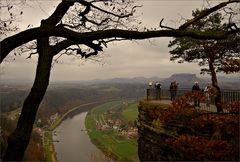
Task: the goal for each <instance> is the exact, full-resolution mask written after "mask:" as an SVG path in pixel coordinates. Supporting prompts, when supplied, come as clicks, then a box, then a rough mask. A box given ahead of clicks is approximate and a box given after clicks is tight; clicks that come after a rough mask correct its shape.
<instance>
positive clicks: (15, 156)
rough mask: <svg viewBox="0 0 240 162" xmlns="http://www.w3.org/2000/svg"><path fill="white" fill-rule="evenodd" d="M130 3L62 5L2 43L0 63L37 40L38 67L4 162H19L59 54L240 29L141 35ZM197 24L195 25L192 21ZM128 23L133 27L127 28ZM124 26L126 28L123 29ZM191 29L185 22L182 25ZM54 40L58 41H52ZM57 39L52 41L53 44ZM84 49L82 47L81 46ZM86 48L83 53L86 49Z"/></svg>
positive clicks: (98, 0)
mask: <svg viewBox="0 0 240 162" xmlns="http://www.w3.org/2000/svg"><path fill="white" fill-rule="evenodd" d="M133 2H134V1H132V0H122V1H119V0H92V1H87V0H71V1H70V0H62V1H61V2H60V3H59V4H58V6H57V7H56V9H55V11H54V12H53V14H52V15H50V16H49V17H48V18H47V19H45V20H42V21H41V26H40V27H36V28H31V29H27V30H25V31H23V32H20V33H18V34H15V35H13V36H10V37H8V38H5V39H4V40H2V41H1V62H2V61H3V60H4V58H5V57H6V56H7V55H8V54H9V53H10V52H11V51H12V50H13V49H14V48H16V47H19V46H21V45H22V44H24V43H27V42H29V41H32V40H35V39H37V53H38V56H39V57H38V64H37V70H36V76H35V80H34V83H33V87H32V89H31V91H30V93H29V95H28V96H27V98H26V100H25V101H24V104H23V107H22V112H21V115H20V117H19V120H18V123H17V127H16V129H15V130H14V132H13V133H12V134H11V135H10V136H9V138H8V148H7V151H6V153H5V155H4V158H3V160H5V161H12V160H14V161H21V160H22V158H23V156H24V151H25V150H26V147H27V145H28V143H29V139H30V136H31V132H32V128H33V124H34V120H35V116H36V113H37V110H38V107H39V104H40V103H41V101H42V99H43V97H44V94H45V92H46V89H47V87H48V84H49V76H50V71H51V66H52V61H53V57H54V56H55V55H57V54H59V53H61V52H62V53H68V51H70V53H71V54H74V55H79V56H81V57H82V58H89V57H91V56H96V55H97V54H98V53H99V52H101V51H102V50H103V47H107V44H108V43H109V42H112V41H119V40H122V39H128V40H132V39H148V38H153V37H184V36H189V37H193V38H196V39H205V40H208V39H223V38H226V37H227V36H229V35H231V34H233V33H236V32H239V29H238V28H236V29H234V30H222V31H214V32H212V33H209V32H202V31H192V30H188V29H184V28H181V29H167V30H156V31H139V30H138V26H137V23H138V21H137V20H136V19H133V18H132V15H133V14H134V12H135V9H136V8H137V7H138V6H134V5H133ZM235 2H238V1H228V2H223V3H221V5H217V6H215V8H210V9H209V11H210V12H209V13H205V14H203V15H200V19H201V18H203V17H205V16H207V15H209V14H210V13H212V12H214V11H216V10H218V9H220V8H222V7H225V6H226V5H228V4H231V3H235ZM195 21H198V20H193V21H192V22H190V24H192V23H193V22H195ZM130 23H132V24H133V25H132V26H130ZM126 24H127V25H126ZM186 24H189V21H188V22H186ZM56 37H57V38H56ZM55 38H56V39H55ZM83 46H84V47H83ZM86 48H87V49H86Z"/></svg>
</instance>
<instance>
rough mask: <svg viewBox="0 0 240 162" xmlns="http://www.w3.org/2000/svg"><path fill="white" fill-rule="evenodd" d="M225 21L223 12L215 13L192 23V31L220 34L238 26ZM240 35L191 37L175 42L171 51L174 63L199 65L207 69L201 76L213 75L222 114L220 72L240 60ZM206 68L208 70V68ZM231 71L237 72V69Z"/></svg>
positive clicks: (203, 69)
mask: <svg viewBox="0 0 240 162" xmlns="http://www.w3.org/2000/svg"><path fill="white" fill-rule="evenodd" d="M200 13H201V12H200V11H199V10H196V11H194V12H193V16H194V17H197V16H199V14H200ZM223 22H224V17H223V16H222V14H221V13H214V14H211V15H210V16H209V17H205V18H203V19H201V20H200V21H198V22H197V23H194V24H192V25H191V26H190V27H189V28H191V29H193V30H202V31H210V32H211V31H217V30H222V29H224V28H225V29H227V28H230V27H231V26H235V24H232V23H231V22H225V23H223ZM239 42H240V35H239V33H236V34H234V35H231V37H228V38H227V39H223V40H196V39H192V38H189V37H184V38H176V39H175V40H173V41H171V42H170V44H169V47H175V48H174V49H173V50H171V51H170V53H171V60H172V61H174V60H178V62H179V63H183V62H185V61H187V62H198V64H199V66H201V67H203V68H202V69H201V73H205V72H207V73H210V75H211V80H212V86H213V88H214V90H215V105H216V107H217V111H218V112H222V111H223V108H222V102H221V90H220V87H219V85H218V80H217V75H216V72H221V71H224V69H225V70H226V68H223V65H224V63H226V62H228V60H234V59H236V58H239V57H240V43H239ZM206 65H207V66H208V67H206ZM231 72H237V71H236V69H233V70H232V71H231Z"/></svg>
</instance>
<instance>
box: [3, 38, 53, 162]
mask: <svg viewBox="0 0 240 162" xmlns="http://www.w3.org/2000/svg"><path fill="white" fill-rule="evenodd" d="M50 50H51V49H50V48H49V41H48V38H42V39H39V40H38V53H39V58H38V64H37V70H36V76H35V80H34V83H33V87H32V89H31V91H30V93H29V95H28V96H27V98H26V99H25V101H24V104H23V107H22V112H21V115H20V117H19V120H18V123H17V127H16V129H15V130H14V132H13V133H12V134H11V135H10V136H9V137H8V147H7V151H6V153H5V155H4V158H3V160H4V161H21V160H22V159H23V156H24V152H25V150H26V148H27V146H28V144H29V141H30V137H31V132H32V129H33V125H34V121H35V117H36V114H37V111H38V107H39V105H40V103H41V101H42V99H43V97H44V94H45V92H46V90H47V87H48V84H49V77H50V71H51V65H52V60H53V55H52V53H51V51H50Z"/></svg>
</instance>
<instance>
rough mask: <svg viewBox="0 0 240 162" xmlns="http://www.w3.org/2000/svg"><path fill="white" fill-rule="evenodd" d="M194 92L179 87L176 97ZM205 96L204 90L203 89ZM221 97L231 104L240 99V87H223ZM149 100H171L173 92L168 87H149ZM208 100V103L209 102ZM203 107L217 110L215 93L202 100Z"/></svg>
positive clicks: (201, 105)
mask: <svg viewBox="0 0 240 162" xmlns="http://www.w3.org/2000/svg"><path fill="white" fill-rule="evenodd" d="M189 92H192V90H191V89H190V88H188V89H187V88H186V89H178V90H177V91H176V92H175V93H176V96H175V98H173V100H174V99H177V98H179V97H181V96H184V95H185V94H186V93H189ZM201 93H202V95H203V96H204V95H205V94H204V91H203V90H202V91H201ZM221 97H222V103H223V104H230V103H233V102H236V101H240V89H238V90H230V89H222V90H221ZM147 100H149V101H150V100H171V92H170V90H168V89H155V88H149V89H147ZM193 102H194V98H192V103H193ZM207 102H208V103H207ZM200 107H201V109H204V110H208V111H212V112H216V111H217V109H216V106H215V99H214V95H210V96H209V98H208V100H207V99H206V100H205V101H201V102H200ZM224 111H225V110H224Z"/></svg>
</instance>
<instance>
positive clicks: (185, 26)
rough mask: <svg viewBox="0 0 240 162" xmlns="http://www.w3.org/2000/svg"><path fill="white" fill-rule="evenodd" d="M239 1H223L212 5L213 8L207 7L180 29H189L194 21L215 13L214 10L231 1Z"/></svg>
mask: <svg viewBox="0 0 240 162" xmlns="http://www.w3.org/2000/svg"><path fill="white" fill-rule="evenodd" d="M239 2H240V0H229V1H227V2H222V3H220V4H218V5H216V6H214V7H212V8H209V9H205V10H203V11H202V12H201V13H200V14H199V15H198V16H197V17H194V18H193V19H191V20H189V21H187V22H186V23H184V24H183V25H181V26H180V27H179V29H181V30H184V29H187V28H188V27H189V26H190V25H192V24H193V23H195V22H197V21H199V20H200V19H202V18H204V17H206V16H208V15H210V14H211V13H213V12H215V11H217V10H219V9H221V8H223V7H225V6H227V5H228V4H230V3H239Z"/></svg>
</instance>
